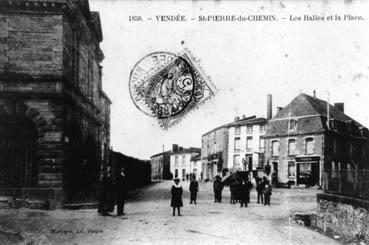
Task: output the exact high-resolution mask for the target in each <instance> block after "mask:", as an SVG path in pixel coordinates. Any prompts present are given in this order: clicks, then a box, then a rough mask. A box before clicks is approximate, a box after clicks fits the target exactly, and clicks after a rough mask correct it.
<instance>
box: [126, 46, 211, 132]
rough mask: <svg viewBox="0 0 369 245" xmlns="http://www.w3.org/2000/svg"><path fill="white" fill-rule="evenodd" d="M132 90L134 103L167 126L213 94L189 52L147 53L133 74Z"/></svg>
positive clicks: (135, 67)
mask: <svg viewBox="0 0 369 245" xmlns="http://www.w3.org/2000/svg"><path fill="white" fill-rule="evenodd" d="M205 90H206V91H205ZM129 91H130V96H131V99H132V101H133V103H134V104H135V106H136V107H137V108H138V109H139V110H141V111H142V112H143V113H145V114H146V115H149V116H151V117H155V118H157V119H159V122H160V124H161V126H163V127H164V128H168V127H169V126H170V125H171V124H173V123H174V122H176V121H178V119H180V117H181V116H183V115H184V114H186V113H187V112H188V111H189V110H190V109H191V108H194V107H195V106H197V105H198V104H199V102H201V100H204V99H205V97H206V98H208V97H210V95H212V94H213V88H212V87H210V86H209V85H208V83H206V79H204V76H203V74H202V73H201V72H200V70H199V69H198V68H197V67H196V66H195V62H194V59H191V55H190V54H189V52H184V53H183V54H181V55H176V54H173V53H170V52H154V53H150V54H148V55H146V56H145V57H143V58H142V59H140V60H139V61H138V62H137V63H136V64H135V66H134V67H133V69H132V71H131V73H130V78H129Z"/></svg>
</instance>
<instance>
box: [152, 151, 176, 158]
mask: <svg viewBox="0 0 369 245" xmlns="http://www.w3.org/2000/svg"><path fill="white" fill-rule="evenodd" d="M171 152H172V151H164V152H160V153H158V154H155V155H152V156H151V157H150V158H152V157H157V156H160V155H164V154H170V153H171Z"/></svg>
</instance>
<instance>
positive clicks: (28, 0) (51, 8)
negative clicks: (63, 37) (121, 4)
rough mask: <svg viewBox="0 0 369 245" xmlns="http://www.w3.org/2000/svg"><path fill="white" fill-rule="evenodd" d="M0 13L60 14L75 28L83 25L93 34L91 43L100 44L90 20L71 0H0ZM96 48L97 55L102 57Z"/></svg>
mask: <svg viewBox="0 0 369 245" xmlns="http://www.w3.org/2000/svg"><path fill="white" fill-rule="evenodd" d="M0 13H30V14H60V15H64V16H66V17H67V18H68V19H69V20H70V21H71V23H73V25H74V26H75V27H78V28H82V26H83V24H82V23H84V25H86V27H87V28H88V29H89V31H90V33H93V35H91V36H92V39H93V40H92V43H95V44H97V46H98V44H99V43H100V41H101V40H100V39H101V37H98V36H99V34H98V33H96V30H95V29H96V28H95V27H94V26H93V25H94V24H93V23H92V20H91V19H89V20H88V19H86V18H87V17H86V16H85V15H84V14H83V13H82V11H81V10H80V8H79V7H78V6H77V5H76V4H74V3H73V2H72V1H71V0H0ZM81 24H82V25H81ZM97 48H98V52H97V53H98V54H99V55H100V56H102V57H103V55H102V51H101V50H100V48H99V47H97Z"/></svg>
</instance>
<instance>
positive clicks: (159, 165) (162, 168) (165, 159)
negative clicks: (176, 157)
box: [150, 151, 171, 180]
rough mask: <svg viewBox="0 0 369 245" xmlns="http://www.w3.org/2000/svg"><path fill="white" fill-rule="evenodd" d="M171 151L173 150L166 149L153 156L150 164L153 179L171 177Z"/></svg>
mask: <svg viewBox="0 0 369 245" xmlns="http://www.w3.org/2000/svg"><path fill="white" fill-rule="evenodd" d="M170 153H171V151H165V152H161V153H159V154H156V155H153V156H151V158H150V164H151V179H152V180H164V179H171V175H170Z"/></svg>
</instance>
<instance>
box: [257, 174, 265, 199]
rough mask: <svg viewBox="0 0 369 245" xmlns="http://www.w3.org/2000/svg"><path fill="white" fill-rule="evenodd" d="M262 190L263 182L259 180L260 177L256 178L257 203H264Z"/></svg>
mask: <svg viewBox="0 0 369 245" xmlns="http://www.w3.org/2000/svg"><path fill="white" fill-rule="evenodd" d="M263 189H264V182H263V181H262V180H261V178H260V177H257V178H256V192H257V194H258V201H257V203H260V202H261V203H262V204H263V203H264V201H263Z"/></svg>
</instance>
